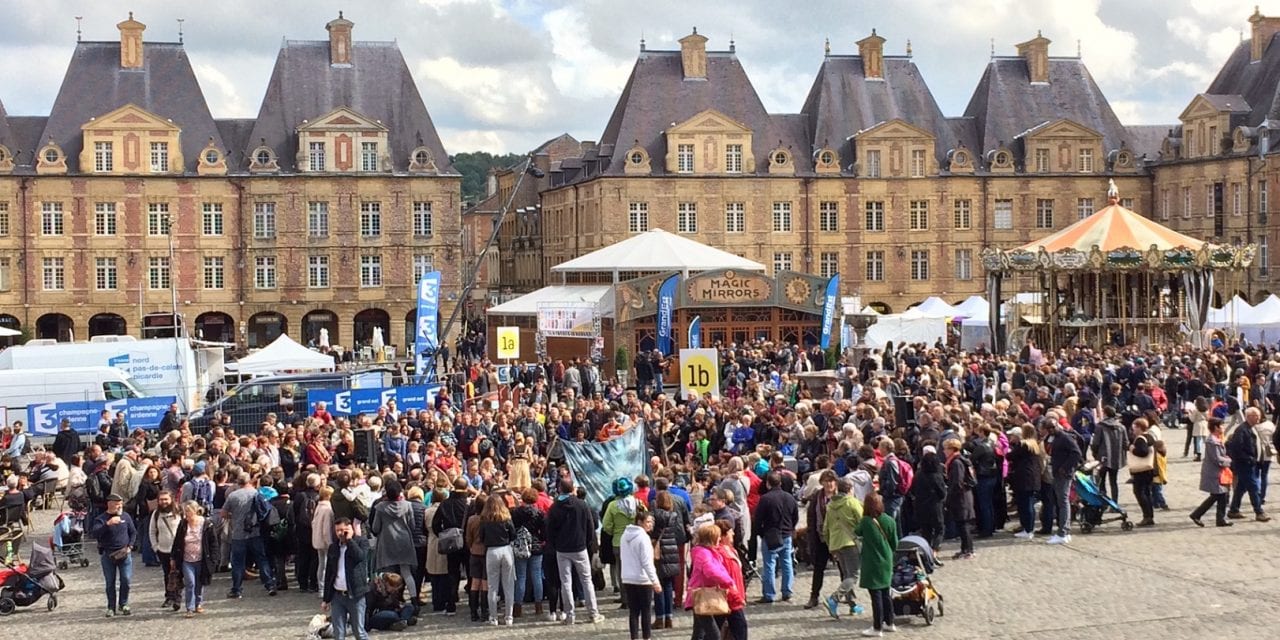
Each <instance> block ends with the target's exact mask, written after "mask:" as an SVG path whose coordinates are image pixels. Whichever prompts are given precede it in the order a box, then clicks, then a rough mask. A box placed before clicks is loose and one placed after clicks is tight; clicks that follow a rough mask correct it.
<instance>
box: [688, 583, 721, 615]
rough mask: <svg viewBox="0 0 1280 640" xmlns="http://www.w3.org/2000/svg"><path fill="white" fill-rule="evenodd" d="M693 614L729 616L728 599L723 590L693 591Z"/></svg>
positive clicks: (703, 588)
mask: <svg viewBox="0 0 1280 640" xmlns="http://www.w3.org/2000/svg"><path fill="white" fill-rule="evenodd" d="M693 613H694V615H699V616H727V615H729V599H728V598H727V597H726V595H725V591H724V589H718V588H716V587H700V588H698V589H694V590H693Z"/></svg>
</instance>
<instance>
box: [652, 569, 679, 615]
mask: <svg viewBox="0 0 1280 640" xmlns="http://www.w3.org/2000/svg"><path fill="white" fill-rule="evenodd" d="M658 584H660V585H662V591H660V592H655V593H654V594H653V615H654V617H655V618H658V619H659V620H666V619H670V618H671V616H672V614H674V613H675V606H676V605H675V585H676V579H675V577H674V576H671V577H663V576H661V575H659V576H658Z"/></svg>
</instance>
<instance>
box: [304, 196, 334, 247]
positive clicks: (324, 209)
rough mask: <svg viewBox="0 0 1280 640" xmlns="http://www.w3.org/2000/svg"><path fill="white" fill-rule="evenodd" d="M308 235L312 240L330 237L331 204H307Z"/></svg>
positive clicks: (313, 202) (315, 201)
mask: <svg viewBox="0 0 1280 640" xmlns="http://www.w3.org/2000/svg"><path fill="white" fill-rule="evenodd" d="M307 235H308V236H311V237H312V238H327V237H328V236H329V203H328V202H324V201H322V200H314V201H312V202H308V203H307Z"/></svg>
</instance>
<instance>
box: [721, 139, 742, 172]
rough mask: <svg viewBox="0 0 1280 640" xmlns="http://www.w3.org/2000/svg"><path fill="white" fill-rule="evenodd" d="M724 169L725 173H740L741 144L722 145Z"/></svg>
mask: <svg viewBox="0 0 1280 640" xmlns="http://www.w3.org/2000/svg"><path fill="white" fill-rule="evenodd" d="M724 171H725V173H742V145H740V144H727V145H725V146H724Z"/></svg>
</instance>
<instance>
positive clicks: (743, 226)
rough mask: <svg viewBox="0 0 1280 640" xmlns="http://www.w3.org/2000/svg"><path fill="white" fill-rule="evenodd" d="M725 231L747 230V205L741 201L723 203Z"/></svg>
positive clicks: (737, 231) (741, 231)
mask: <svg viewBox="0 0 1280 640" xmlns="http://www.w3.org/2000/svg"><path fill="white" fill-rule="evenodd" d="M724 230H725V233H743V232H745V231H746V230H747V205H746V203H743V202H728V203H725V205H724Z"/></svg>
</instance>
